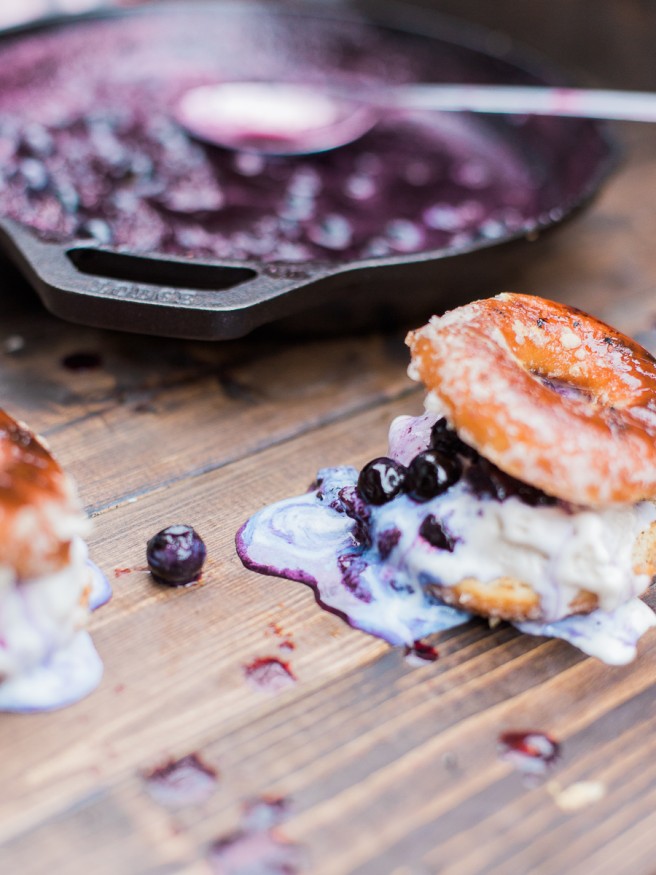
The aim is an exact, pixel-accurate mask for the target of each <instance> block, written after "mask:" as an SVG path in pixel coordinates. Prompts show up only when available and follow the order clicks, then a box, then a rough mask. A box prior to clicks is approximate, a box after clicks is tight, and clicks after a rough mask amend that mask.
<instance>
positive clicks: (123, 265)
mask: <svg viewBox="0 0 656 875" xmlns="http://www.w3.org/2000/svg"><path fill="white" fill-rule="evenodd" d="M0 238H2V242H3V243H4V244H5V246H4V248H5V250H6V251H7V253H8V254H9V256H10V258H11V259H12V260H13V261H14V262H15V264H16V265H17V266H18V268H19V269H20V271H21V272H22V273H23V274H24V276H25V277H26V278H27V280H28V281H29V282H30V283H31V285H32V286H33V287H34V288H35V289H36V291H37V292H38V294H39V297H40V298H41V300H42V302H43V303H44V305H45V306H46V307H47V309H48V310H50V312H51V313H54V314H55V315H56V316H59V317H60V318H62V319H66V320H68V321H70V322H77V323H81V324H84V325H92V326H96V327H99V328H109V329H115V330H118V331H130V332H138V333H141V334H155V335H161V336H164V337H179V338H186V339H189V340H229V339H232V338H236V337H241V336H243V335H244V334H247V333H248V332H249V331H252V330H253V329H254V328H256V327H258V326H259V325H262V324H263V323H265V322H269V321H272V320H273V319H278V318H281V317H283V316H287V315H291V314H293V313H295V312H297V311H298V310H300V309H301V308H302V306H303V300H304V299H305V298H307V297H308V296H311V298H312V300H313V301H315V300H316V302H317V303H321V299H322V298H325V297H326V292H327V289H325V288H324V283H322V284H321V289H320V290H319V289H317V288H315V283H316V282H317V281H318V280H320V279H321V280H325V279H326V278H327V277H329V276H331V275H332V274H334V273H335V271H334V269H330V268H329V267H327V266H326V265H322V264H307V263H303V264H298V265H295V264H271V265H258V266H252V265H244V264H229V263H228V264H203V263H198V262H191V261H188V260H185V259H178V258H173V257H167V256H157V257H156V258H151V257H148V256H144V255H133V254H129V253H120V252H113V251H110V250H108V249H100V248H96V247H93V246H87V245H85V244H83V243H79V242H78V243H76V244H73V245H62V244H58V243H45V242H43V241H42V240H39V239H38V238H36V237H35V236H34V234H33V233H32V232H31V231H30V230H29V229H27V228H25V227H23V226H21V225H19V224H17V223H15V222H13V221H12V220H8V219H0ZM317 292H318V293H319V294H318V296H317V294H316V293H317Z"/></svg>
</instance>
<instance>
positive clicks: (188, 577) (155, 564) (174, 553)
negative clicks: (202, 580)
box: [146, 525, 207, 586]
mask: <svg viewBox="0 0 656 875" xmlns="http://www.w3.org/2000/svg"><path fill="white" fill-rule="evenodd" d="M206 555H207V550H206V548H205V544H204V543H203V540H202V538H201V537H200V535H199V534H198V533H197V532H196V531H194V529H192V527H191V526H184V525H178V526H169V527H168V528H166V529H162V531H161V532H158V533H157V534H156V535H153V537H152V538H151V539H150V540H149V541H148V545H147V548H146V560H147V562H148V568H149V569H150V573H151V574H152V575H153V577H154V578H155V580H157V581H158V582H159V583H166V584H168V585H169V586H184V585H185V584H187V583H193V582H194V581H195V580H198V578H199V577H200V574H201V571H202V568H203V563H204V562H205V557H206Z"/></svg>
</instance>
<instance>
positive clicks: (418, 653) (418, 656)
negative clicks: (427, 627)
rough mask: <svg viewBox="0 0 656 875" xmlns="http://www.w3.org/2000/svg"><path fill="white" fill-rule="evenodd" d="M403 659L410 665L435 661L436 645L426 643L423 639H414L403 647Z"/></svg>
mask: <svg viewBox="0 0 656 875" xmlns="http://www.w3.org/2000/svg"><path fill="white" fill-rule="evenodd" d="M403 654H404V656H405V660H406V662H407V663H409V664H410V665H415V666H419V665H426V663H428V662H436V661H437V660H438V659H439V656H440V654H439V652H438V650H437V647H433V645H432V644H427V643H426V642H425V641H415V642H414V643H413V644H407V645H406V646H405V647H404V649H403Z"/></svg>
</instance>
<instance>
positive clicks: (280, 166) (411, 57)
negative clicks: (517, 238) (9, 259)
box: [0, 4, 562, 270]
mask: <svg viewBox="0 0 656 875" xmlns="http://www.w3.org/2000/svg"><path fill="white" fill-rule="evenodd" d="M183 5H184V4H183ZM146 13H147V14H139V15H133V16H127V17H125V18H124V17H121V16H118V17H116V18H115V19H114V20H111V19H110V20H106V21H97V22H88V23H77V24H71V25H68V26H65V27H61V28H58V29H53V30H51V31H44V32H41V33H37V34H34V35H32V36H24V37H22V38H21V37H18V38H16V39H14V40H12V41H9V42H8V43H6V44H4V45H3V46H2V47H1V48H0V215H2V216H6V217H9V218H11V219H14V220H16V221H18V222H21V223H23V224H25V225H27V226H29V227H30V228H32V229H34V230H35V231H36V232H37V233H38V235H39V236H40V237H42V238H43V239H46V240H53V241H66V242H68V241H73V240H77V241H87V242H89V243H90V244H93V245H103V246H111V247H114V248H118V249H121V250H130V251H133V252H150V253H170V254H174V255H177V256H186V257H190V258H198V259H221V260H223V259H227V260H232V261H237V262H249V261H254V262H257V263H262V262H267V263H271V268H272V270H273V269H275V265H274V264H273V263H276V262H277V263H282V264H289V263H293V262H308V261H315V262H320V263H340V262H345V261H351V260H353V259H356V260H357V259H369V258H382V257H387V256H395V255H399V256H403V255H408V254H411V253H417V252H422V251H429V250H430V251H433V250H440V249H444V248H461V247H466V246H468V245H470V244H471V243H473V242H475V241H490V242H492V241H494V240H495V239H497V238H498V237H499V236H501V235H504V234H508V233H515V232H522V231H523V232H525V231H527V230H529V229H531V228H534V227H535V226H536V223H537V222H538V220H539V218H540V217H545V216H547V215H548V214H549V211H550V210H552V209H553V208H554V206H555V205H556V204H557V203H559V202H561V201H562V193H561V192H560V191H556V188H558V186H554V184H553V183H549V184H548V185H547V183H546V182H545V180H544V179H543V178H542V176H541V173H542V171H541V170H540V171H539V172H538V171H536V169H535V167H532V165H531V162H529V161H527V160H526V158H525V156H524V155H523V154H522V151H521V149H520V147H519V146H517V145H515V143H514V139H513V138H512V137H509V136H508V135H507V131H506V133H505V134H503V131H502V129H503V125H504V124H506V123H505V122H504V123H498V122H497V123H495V124H491V123H490V122H489V121H487V120H485V119H481V118H471V117H468V116H466V115H459V116H458V115H452V114H439V113H432V114H426V113H424V114H421V113H416V114H414V115H401V114H396V115H394V116H392V115H390V116H389V117H387V118H385V119H383V120H382V121H381V122H380V124H379V125H378V126H377V127H376V128H375V129H374V130H373V131H371V132H370V133H369V134H367V135H366V136H364V137H363V138H362V139H360V140H359V141H357V142H356V143H353V144H350V145H349V146H346V147H343V148H340V149H338V150H335V151H333V152H328V153H325V154H320V155H313V156H304V157H296V158H282V157H266V158H264V157H261V156H259V155H257V154H254V153H249V152H239V153H232V152H229V151H227V150H223V149H221V148H218V147H215V146H209V145H206V144H204V143H202V142H200V141H197V140H195V139H193V137H191V136H190V135H189V134H188V133H187V132H186V131H185V130H184V129H183V128H182V127H181V126H180V125H179V124H178V123H177V122H176V121H175V119H174V112H173V108H174V106H175V105H176V103H177V101H178V100H179V98H180V97H181V96H182V95H183V94H184V93H185V92H186V91H187V90H188V89H190V88H192V87H195V86H198V85H203V84H212V83H216V82H220V81H223V80H226V79H228V80H230V79H274V80H275V79H282V80H285V79H287V80H292V81H294V80H295V81H303V82H304V83H311V82H316V83H318V84H321V83H322V82H323V81H326V80H330V81H335V80H338V81H339V83H340V84H342V85H345V86H348V87H357V85H358V84H359V83H360V84H365V85H371V84H375V83H376V82H380V81H384V82H406V81H413V80H415V81H431V80H435V79H436V78H437V80H443V81H458V80H459V78H460V77H461V76H462V75H463V71H462V63H463V62H462V57H459V55H458V52H457V51H454V50H453V49H449V48H448V46H446V47H445V49H444V53H440V52H437V51H436V49H435V44H434V42H432V41H431V40H427V39H426V38H422V37H413V36H410V35H405V36H404V37H403V38H400V37H399V35H398V34H395V33H394V32H393V31H388V30H385V29H384V28H380V29H377V28H374V27H370V26H367V25H365V24H359V23H353V22H351V23H343V22H342V23H340V22H339V21H334V20H331V19H326V20H323V21H322V20H320V19H318V20H313V19H311V18H308V19H305V18H303V17H300V18H298V19H297V20H296V23H295V24H294V25H293V26H292V27H290V24H289V21H288V20H287V19H286V18H285V16H278V17H276V16H269V15H268V14H267V13H266V12H265V10H264V9H261V8H259V7H258V10H257V12H256V13H251V14H246V13H243V14H240V15H237V14H226V13H224V14H219V13H216V12H211V11H208V9H207V8H206V9H205V10H203V8H202V7H196V6H191V5H190V6H189V8H188V9H186V8H185V9H183V10H182V11H180V10H177V11H176V10H175V9H166V8H164V9H161V10H146ZM472 63H475V64H477V65H481V59H480V57H479V56H477V55H476V53H472ZM502 68H503V65H501V66H500V70H501V73H500V75H501V76H503V75H504V73H503V70H502ZM482 70H485V67H484V66H482ZM469 75H472V76H474V77H477V76H479V75H480V77H481V78H482V79H483V80H485V79H486V78H489V77H490V71H489V70H487V72H482V73H480V74H479V73H478V71H477V70H476V69H474V70H473V71H470V73H469ZM498 75H499V74H498ZM505 75H506V76H510V77H511V78H512V77H513V76H514V77H517V76H518V74H517V72H516V71H513V70H512V69H511V70H509V71H506V73H505ZM500 124H501V127H500V126H499V125H500ZM508 124H510V122H509V123H508ZM513 124H515V125H516V124H517V121H515V122H513ZM525 127H526V130H529V131H531V134H530V140H531V142H532V143H538V144H539V142H540V130H541V129H542V128H544V129H545V130H548V129H549V120H546V121H545V120H531V121H530V122H528V123H526V124H525ZM533 128H535V130H532V129H533ZM499 131H502V133H501V134H500V133H499Z"/></svg>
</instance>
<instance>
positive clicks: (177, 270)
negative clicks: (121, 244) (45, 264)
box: [66, 248, 257, 292]
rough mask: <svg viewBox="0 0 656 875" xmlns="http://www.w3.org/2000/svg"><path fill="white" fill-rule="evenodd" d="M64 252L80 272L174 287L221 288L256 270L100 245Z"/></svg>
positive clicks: (206, 289)
mask: <svg viewBox="0 0 656 875" xmlns="http://www.w3.org/2000/svg"><path fill="white" fill-rule="evenodd" d="M66 256H67V258H68V259H69V260H70V261H71V262H72V263H73V265H74V266H75V267H76V268H77V270H79V271H80V273H83V274H87V275H88V276H96V277H105V278H106V279H113V280H120V281H122V282H136V283H149V284H151V285H152V284H154V285H161V286H168V287H169V288H174V289H190V288H191V289H199V290H201V291H211V292H223V291H227V290H228V289H232V288H234V287H235V286H238V285H240V284H241V283H244V282H247V281H248V280H252V279H255V277H256V276H257V272H256V271H254V270H252V269H251V268H248V267H229V266H225V265H221V266H218V265H210V264H194V263H193V262H176V261H161V260H157V259H154V258H147V257H141V256H138V255H126V254H122V253H121V254H118V253H114V252H107V251H106V250H102V249H92V248H76V249H69V250H68V251H67V252H66Z"/></svg>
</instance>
